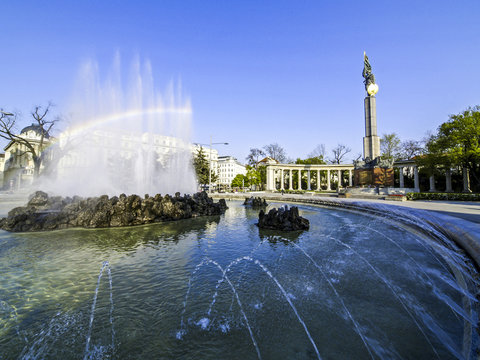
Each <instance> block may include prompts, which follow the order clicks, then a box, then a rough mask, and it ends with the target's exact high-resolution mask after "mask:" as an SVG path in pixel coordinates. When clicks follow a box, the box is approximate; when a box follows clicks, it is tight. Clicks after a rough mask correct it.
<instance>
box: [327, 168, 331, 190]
mask: <svg viewBox="0 0 480 360" xmlns="http://www.w3.org/2000/svg"><path fill="white" fill-rule="evenodd" d="M331 190H332V188H331V187H330V170H327V191H331Z"/></svg>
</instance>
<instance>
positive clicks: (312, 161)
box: [295, 155, 326, 165]
mask: <svg viewBox="0 0 480 360" xmlns="http://www.w3.org/2000/svg"><path fill="white" fill-rule="evenodd" d="M295 164H304V165H322V164H326V162H325V160H324V159H323V156H321V155H320V156H314V157H309V158H307V159H300V158H297V160H295Z"/></svg>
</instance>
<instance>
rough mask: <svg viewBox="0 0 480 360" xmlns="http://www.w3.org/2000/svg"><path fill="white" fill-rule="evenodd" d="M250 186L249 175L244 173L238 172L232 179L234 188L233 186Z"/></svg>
mask: <svg viewBox="0 0 480 360" xmlns="http://www.w3.org/2000/svg"><path fill="white" fill-rule="evenodd" d="M247 186H250V184H249V182H248V177H246V176H245V175H242V174H237V176H235V177H234V178H233V180H232V188H233V187H247Z"/></svg>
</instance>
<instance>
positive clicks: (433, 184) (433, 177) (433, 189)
mask: <svg viewBox="0 0 480 360" xmlns="http://www.w3.org/2000/svg"><path fill="white" fill-rule="evenodd" d="M429 180H430V190H428V191H429V192H435V191H437V190H436V189H435V175H430V179H429Z"/></svg>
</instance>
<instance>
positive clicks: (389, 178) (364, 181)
mask: <svg viewBox="0 0 480 360" xmlns="http://www.w3.org/2000/svg"><path fill="white" fill-rule="evenodd" d="M354 178H355V185H356V186H365V185H373V186H393V179H394V177H393V168H381V167H374V168H369V169H368V168H367V169H355V170H354Z"/></svg>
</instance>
